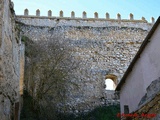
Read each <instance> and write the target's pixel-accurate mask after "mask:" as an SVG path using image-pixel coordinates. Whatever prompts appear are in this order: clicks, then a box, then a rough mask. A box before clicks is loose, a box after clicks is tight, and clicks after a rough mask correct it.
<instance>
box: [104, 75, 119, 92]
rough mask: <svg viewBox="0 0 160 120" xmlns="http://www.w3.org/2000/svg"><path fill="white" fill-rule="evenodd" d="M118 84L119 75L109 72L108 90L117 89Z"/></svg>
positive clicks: (106, 80) (106, 84) (106, 82)
mask: <svg viewBox="0 0 160 120" xmlns="http://www.w3.org/2000/svg"><path fill="white" fill-rule="evenodd" d="M117 84H118V80H117V76H116V75H114V74H108V75H106V77H105V86H106V87H105V89H106V90H115V88H116V86H117Z"/></svg>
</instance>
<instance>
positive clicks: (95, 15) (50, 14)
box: [17, 9, 155, 24]
mask: <svg viewBox="0 0 160 120" xmlns="http://www.w3.org/2000/svg"><path fill="white" fill-rule="evenodd" d="M47 14H48V15H47V16H41V15H40V10H39V9H37V10H36V15H29V10H28V9H25V10H24V15H17V16H18V17H23V18H24V17H25V18H27V17H32V18H41V19H43V18H44V19H46V18H49V19H55V18H58V19H66V20H67V19H68V20H72V19H77V20H101V21H123V22H143V23H151V24H154V23H155V19H154V18H153V17H151V21H150V22H148V21H147V20H146V19H145V17H142V19H141V20H135V19H134V15H133V14H132V13H130V14H129V19H122V18H121V14H120V13H118V14H117V19H112V18H110V15H109V13H106V14H105V18H99V16H98V13H97V12H95V13H94V18H88V17H87V13H86V11H83V12H82V17H76V15H75V12H74V11H72V12H71V16H70V17H64V12H63V11H62V10H61V11H60V12H59V16H52V11H51V10H49V11H48V13H47Z"/></svg>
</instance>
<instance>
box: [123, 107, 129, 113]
mask: <svg viewBox="0 0 160 120" xmlns="http://www.w3.org/2000/svg"><path fill="white" fill-rule="evenodd" d="M128 113H129V107H128V105H124V114H128Z"/></svg>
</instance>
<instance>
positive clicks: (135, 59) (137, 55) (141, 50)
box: [115, 16, 160, 91]
mask: <svg viewBox="0 0 160 120" xmlns="http://www.w3.org/2000/svg"><path fill="white" fill-rule="evenodd" d="M159 24H160V16H159V17H158V19H157V21H156V22H155V24H154V25H153V27H152V28H151V30H150V31H149V33H148V35H147V36H146V38H145V39H144V41H143V42H142V45H141V46H140V48H139V50H138V52H137V53H136V55H135V57H134V58H133V60H132V62H131V63H130V65H129V67H128V68H127V70H126V72H125V73H124V75H123V77H122V79H121V80H120V82H119V84H118V85H117V87H116V89H115V91H120V90H121V87H122V86H123V84H124V83H125V81H126V78H127V77H128V75H129V73H130V72H131V71H132V68H133V66H134V64H135V63H136V62H137V60H138V58H140V54H141V53H142V52H143V50H144V48H145V47H146V45H147V43H148V42H149V39H150V38H151V37H152V35H153V33H154V32H155V30H156V29H157V27H158V25H159Z"/></svg>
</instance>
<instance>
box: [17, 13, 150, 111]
mask: <svg viewBox="0 0 160 120" xmlns="http://www.w3.org/2000/svg"><path fill="white" fill-rule="evenodd" d="M17 24H19V25H20V28H21V30H22V33H23V35H25V36H27V37H28V38H30V39H32V40H33V41H39V42H41V41H43V40H50V39H52V37H53V36H54V35H59V36H61V37H62V38H63V40H64V41H66V40H68V39H69V46H70V47H72V54H73V57H74V59H75V60H77V61H81V62H80V67H79V68H78V70H76V71H74V73H73V74H72V75H74V76H76V79H75V78H73V77H70V79H69V80H71V81H72V82H75V83H76V84H78V86H79V89H75V88H74V87H73V86H70V87H69V89H68V94H67V96H68V101H67V108H68V111H69V112H73V111H72V110H73V108H74V110H75V109H76V110H78V111H79V112H83V111H84V110H85V111H87V110H90V109H93V108H95V107H96V106H100V105H102V104H107V103H106V102H104V101H108V103H109V101H110V100H108V99H106V98H107V97H109V96H110V95H111V94H110V92H109V91H108V92H109V93H108V92H107V91H105V87H104V86H105V78H106V75H107V74H114V75H116V76H117V78H118V81H119V80H120V79H121V77H122V75H123V74H124V72H125V70H126V69H127V67H128V65H129V64H130V62H131V60H132V58H133V57H134V55H135V54H136V52H137V50H138V49H139V46H140V45H141V43H142V41H143V40H144V38H145V36H146V35H147V33H148V31H149V30H150V28H151V26H152V24H150V23H147V22H146V21H142V20H139V21H138V20H137V21H136V20H106V19H105V20H104V19H103V20H99V19H78V18H68V19H66V18H62V17H60V18H58V17H57V18H49V17H48V18H47V17H35V16H34V17H33V16H17ZM72 75H71V76H72ZM111 96H113V98H115V95H114V93H112V95H111ZM111 98H112V97H111ZM111 101H114V100H111ZM116 102H117V101H116Z"/></svg>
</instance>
